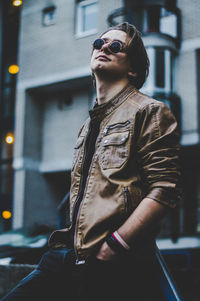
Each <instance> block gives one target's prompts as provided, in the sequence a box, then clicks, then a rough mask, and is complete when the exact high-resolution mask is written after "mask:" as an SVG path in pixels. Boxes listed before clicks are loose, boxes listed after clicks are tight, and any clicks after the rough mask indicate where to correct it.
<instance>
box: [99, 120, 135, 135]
mask: <svg viewBox="0 0 200 301" xmlns="http://www.w3.org/2000/svg"><path fill="white" fill-rule="evenodd" d="M129 123H130V120H127V121H126V122H123V123H122V122H121V123H116V124H112V125H107V127H106V128H105V130H104V131H103V133H104V136H106V135H107V134H108V131H109V130H112V129H115V128H118V127H121V128H122V127H124V126H126V125H128V124H129Z"/></svg>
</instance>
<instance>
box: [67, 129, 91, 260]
mask: <svg viewBox="0 0 200 301" xmlns="http://www.w3.org/2000/svg"><path fill="white" fill-rule="evenodd" d="M90 131H91V129H89V131H88V133H87V136H86V137H85V143H86V141H87V138H88V136H89V134H90ZM85 148H86V144H85V145H84V158H83V161H82V169H83V167H84V163H85V157H86V156H85V153H86V152H85ZM82 185H83V173H82V176H81V180H80V186H79V192H78V195H77V198H76V201H75V204H74V208H73V212H72V225H73V223H74V221H75V227H74V252H75V255H76V264H84V263H85V260H78V254H77V250H76V230H77V224H78V222H77V221H78V216H79V213H80V207H81V202H82V200H83V197H82V200H81V202H80V204H79V206H77V205H78V200H79V197H80V192H81V188H82ZM72 227H73V226H72Z"/></svg>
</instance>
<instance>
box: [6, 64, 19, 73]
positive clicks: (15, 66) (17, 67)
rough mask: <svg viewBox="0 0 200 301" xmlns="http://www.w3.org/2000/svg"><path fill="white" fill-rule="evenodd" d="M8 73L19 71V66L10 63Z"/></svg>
mask: <svg viewBox="0 0 200 301" xmlns="http://www.w3.org/2000/svg"><path fill="white" fill-rule="evenodd" d="M8 71H9V73H10V74H17V73H18V72H19V66H17V65H10V66H9V68H8Z"/></svg>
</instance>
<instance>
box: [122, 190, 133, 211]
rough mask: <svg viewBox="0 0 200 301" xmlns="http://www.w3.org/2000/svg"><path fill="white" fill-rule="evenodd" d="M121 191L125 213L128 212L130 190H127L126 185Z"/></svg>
mask: <svg viewBox="0 0 200 301" xmlns="http://www.w3.org/2000/svg"><path fill="white" fill-rule="evenodd" d="M123 191H124V203H125V212H126V214H129V209H130V201H131V196H130V192H129V190H128V187H124V188H123Z"/></svg>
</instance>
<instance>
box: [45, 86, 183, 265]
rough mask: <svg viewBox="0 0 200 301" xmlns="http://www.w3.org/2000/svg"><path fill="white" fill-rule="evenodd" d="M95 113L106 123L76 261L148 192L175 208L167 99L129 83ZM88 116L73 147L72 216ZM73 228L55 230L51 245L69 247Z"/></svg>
mask: <svg viewBox="0 0 200 301" xmlns="http://www.w3.org/2000/svg"><path fill="white" fill-rule="evenodd" d="M93 116H96V117H97V118H98V117H99V118H101V119H102V122H101V126H100V132H99V135H98V137H97V141H96V147H95V153H94V156H93V159H92V162H91V166H90V170H89V175H88V178H87V182H86V187H85V191H84V195H83V200H82V202H81V204H80V208H79V212H78V216H77V220H76V225H75V234H74V247H75V251H76V254H77V258H78V260H84V259H86V258H87V257H88V256H90V255H91V254H92V253H93V252H94V251H95V250H97V248H98V247H99V246H100V244H102V242H103V241H104V239H105V237H106V236H107V235H108V234H110V233H111V232H112V231H114V230H116V229H118V227H119V226H120V225H121V224H122V223H123V222H124V221H125V220H126V219H127V217H128V216H129V215H130V214H131V213H132V212H133V211H134V210H135V208H136V207H137V206H138V204H139V203H140V202H141V200H142V199H143V198H144V197H145V196H147V197H149V198H151V199H153V200H155V201H157V202H160V203H163V204H164V205H166V206H169V207H172V208H173V207H175V205H176V202H175V197H173V192H175V191H176V187H177V183H178V178H179V168H178V150H179V135H178V131H177V122H176V120H175V118H174V116H173V114H172V113H171V111H170V110H169V109H168V107H167V106H166V105H165V104H164V103H162V102H159V101H156V100H154V99H151V98H149V97H148V96H146V95H144V94H142V93H140V92H139V91H138V90H137V89H135V88H134V87H133V86H131V85H129V86H128V87H126V88H125V89H124V90H123V91H121V92H120V93H119V94H118V95H117V96H116V97H114V98H113V99H111V100H110V101H109V102H108V103H106V104H104V105H101V106H98V107H97V108H94V109H93V110H91V111H90V118H93ZM90 118H88V119H87V120H86V122H85V124H84V126H83V127H82V128H81V130H80V132H79V136H78V140H77V143H76V146H75V153H74V158H73V164H72V173H71V191H70V216H71V220H72V216H73V209H74V205H75V203H76V200H77V197H78V193H79V188H80V182H81V173H82V165H83V160H84V146H85V141H86V137H87V133H88V130H89V126H90ZM71 228H72V227H69V228H68V229H62V230H57V231H54V232H53V234H52V235H51V237H50V239H49V245H50V247H53V248H59V247H66V246H67V247H69V246H68V244H69V242H67V241H68V238H69V237H70V230H71Z"/></svg>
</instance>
